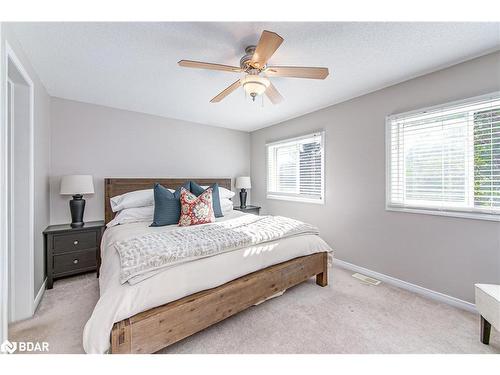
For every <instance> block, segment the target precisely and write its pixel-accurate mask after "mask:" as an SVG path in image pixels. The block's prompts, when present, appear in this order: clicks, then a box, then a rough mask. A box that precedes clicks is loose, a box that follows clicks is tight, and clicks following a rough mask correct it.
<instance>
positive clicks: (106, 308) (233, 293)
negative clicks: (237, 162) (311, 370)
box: [83, 178, 331, 354]
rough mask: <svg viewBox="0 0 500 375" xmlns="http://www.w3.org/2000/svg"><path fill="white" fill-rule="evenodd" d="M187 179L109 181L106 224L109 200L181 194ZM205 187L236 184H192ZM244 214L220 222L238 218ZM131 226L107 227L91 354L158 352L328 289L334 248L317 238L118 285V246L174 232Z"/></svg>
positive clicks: (89, 329)
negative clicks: (278, 300) (295, 292)
mask: <svg viewBox="0 0 500 375" xmlns="http://www.w3.org/2000/svg"><path fill="white" fill-rule="evenodd" d="M186 180H188V179H186V178H183V179H165V178H159V179H158V178H155V179H144V178H134V179H130V178H124V179H122V178H120V179H105V220H106V223H107V222H109V221H110V220H111V219H112V218H113V212H112V211H111V207H110V203H109V199H110V198H111V197H113V196H116V195H120V194H123V193H126V192H130V191H135V190H141V189H148V188H151V186H152V185H153V184H154V183H155V182H159V183H160V184H162V185H163V186H165V187H168V188H171V189H175V188H177V187H179V186H181V185H182V183H184V182H185V181H186ZM189 180H193V181H195V182H197V183H198V184H200V185H202V184H203V185H210V184H213V183H218V184H219V186H221V187H225V188H227V189H230V188H231V180H230V179H199V178H198V179H197V178H191V179H189ZM241 215H249V214H245V213H241V212H238V211H233V212H232V213H230V214H228V215H226V216H225V217H224V218H220V219H217V220H220V221H227V222H229V221H230V220H238V218H239V217H241ZM175 229H176V228H175V226H168V227H161V228H151V227H149V225H148V223H131V224H125V225H119V226H116V227H113V228H110V229H107V230H106V231H105V233H104V236H103V240H102V245H101V258H102V261H101V266H100V278H99V287H100V299H99V301H98V303H97V305H96V306H95V308H94V311H93V313H92V316H91V318H90V319H89V321H88V322H87V324H86V326H85V329H84V335H83V345H84V349H85V351H86V352H87V353H106V352H108V353H112V354H118V353H154V352H156V351H158V350H160V349H163V348H165V347H167V346H169V345H171V344H174V343H175V342H177V341H179V340H182V339H183V338H185V337H188V336H190V335H192V334H194V333H196V332H199V331H201V330H203V329H205V328H207V327H209V326H211V325H213V324H215V323H217V322H219V321H221V320H224V319H226V318H228V317H230V316H232V315H234V314H236V313H238V312H240V311H242V310H245V309H247V308H249V307H251V306H253V305H255V304H258V303H260V302H263V301H265V300H266V299H268V298H270V297H273V296H275V295H278V294H280V293H282V292H283V291H285V290H286V289H288V288H290V287H292V286H294V285H297V284H299V283H301V282H303V281H305V280H308V279H309V278H311V277H316V283H317V284H318V285H320V286H326V285H327V283H328V264H329V259H330V258H331V249H330V247H329V246H328V245H327V244H326V243H325V242H324V241H323V240H322V239H321V238H320V237H319V236H317V235H315V236H313V235H302V236H295V237H289V238H283V239H280V240H276V241H270V242H266V243H262V244H258V245H255V246H249V247H243V248H239V249H236V250H233V251H228V252H225V253H222V254H218V255H214V256H211V257H206V258H203V259H199V260H194V261H190V262H187V263H184V264H181V265H178V266H173V267H169V268H167V269H165V270H163V271H162V272H160V273H158V274H156V275H155V276H153V277H150V278H147V279H145V280H143V281H141V282H139V283H137V284H134V285H130V284H127V283H125V284H122V283H120V281H119V271H120V263H119V256H118V254H117V252H116V251H113V243H116V241H118V240H122V239H124V238H133V237H134V236H138V235H141V234H143V233H150V232H152V231H153V232H154V231H161V232H162V233H168V231H171V230H175Z"/></svg>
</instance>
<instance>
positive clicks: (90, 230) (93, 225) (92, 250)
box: [43, 221, 105, 289]
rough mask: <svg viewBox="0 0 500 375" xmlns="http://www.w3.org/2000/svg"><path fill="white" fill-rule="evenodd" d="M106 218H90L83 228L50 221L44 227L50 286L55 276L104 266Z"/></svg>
mask: <svg viewBox="0 0 500 375" xmlns="http://www.w3.org/2000/svg"><path fill="white" fill-rule="evenodd" d="M104 228H105V226H104V221H90V222H88V223H85V225H84V226H83V227H81V228H72V227H71V225H70V224H63V225H50V226H48V227H47V229H45V230H44V231H43V236H44V244H45V256H46V262H47V289H52V286H53V281H54V279H56V278H59V277H64V276H69V275H77V274H79V273H84V272H90V271H95V270H97V277H99V267H100V266H101V250H100V245H101V237H102V233H103V232H104Z"/></svg>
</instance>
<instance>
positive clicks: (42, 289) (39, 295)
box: [33, 278, 47, 314]
mask: <svg viewBox="0 0 500 375" xmlns="http://www.w3.org/2000/svg"><path fill="white" fill-rule="evenodd" d="M46 285H47V278H45V280H43V283H42V286H41V287H40V289H38V293H37V294H36V297H35V301H34V302H33V314H35V311H36V309H37V308H38V305H39V304H40V301H41V300H42V297H43V295H44V293H45V289H46Z"/></svg>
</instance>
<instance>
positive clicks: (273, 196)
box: [265, 129, 326, 205]
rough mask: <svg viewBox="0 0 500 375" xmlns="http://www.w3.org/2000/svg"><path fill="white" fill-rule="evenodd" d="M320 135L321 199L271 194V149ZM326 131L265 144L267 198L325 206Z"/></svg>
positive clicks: (291, 194) (297, 195) (292, 194)
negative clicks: (271, 147)
mask: <svg viewBox="0 0 500 375" xmlns="http://www.w3.org/2000/svg"><path fill="white" fill-rule="evenodd" d="M317 135H319V136H320V137H321V150H322V152H321V198H319V199H318V198H308V197H306V196H301V195H300V194H294V193H279V192H271V191H270V190H269V147H270V146H275V145H279V144H286V143H292V142H296V141H300V140H302V139H306V138H310V137H313V136H317ZM325 151H326V148H325V130H324V129H323V130H318V131H313V132H311V133H307V134H303V135H300V136H296V137H291V138H283V139H281V140H278V141H273V142H267V143H266V144H265V153H266V164H265V168H266V198H267V199H272V200H280V201H288V202H300V203H313V204H320V205H324V204H325V159H326V158H325Z"/></svg>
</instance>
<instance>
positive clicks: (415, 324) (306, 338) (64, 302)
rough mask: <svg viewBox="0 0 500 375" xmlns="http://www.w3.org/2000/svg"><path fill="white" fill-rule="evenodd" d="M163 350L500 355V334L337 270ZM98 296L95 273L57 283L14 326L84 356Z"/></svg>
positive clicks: (16, 331)
mask: <svg viewBox="0 0 500 375" xmlns="http://www.w3.org/2000/svg"><path fill="white" fill-rule="evenodd" d="M331 275H332V276H333V277H331V278H330V285H329V286H328V287H326V288H320V287H319V286H317V285H316V284H315V283H314V280H312V279H311V280H310V281H309V282H306V283H304V284H301V285H299V286H297V287H295V288H292V289H291V290H288V291H287V292H286V293H285V294H284V295H283V296H281V297H279V298H275V299H273V300H271V301H268V302H266V303H263V304H261V305H259V306H254V307H251V308H250V309H248V310H246V311H244V312H242V313H240V314H237V315H235V316H233V317H231V318H229V319H226V320H225V321H223V322H220V323H218V324H216V325H215V326H212V327H210V328H208V329H206V330H204V331H202V332H199V333H197V334H195V335H193V336H191V337H188V338H187V339H184V340H182V341H180V342H178V343H177V344H175V345H173V346H171V347H169V348H168V349H165V350H163V351H162V352H164V353H500V333H499V332H497V331H495V330H492V332H491V335H492V337H491V342H490V345H489V346H486V345H483V344H481V343H480V342H479V317H478V316H477V315H474V314H471V313H468V312H465V311H462V310H460V309H457V308H454V307H451V306H448V305H446V304H442V303H438V302H435V301H433V300H429V299H426V298H423V297H420V296H418V295H416V294H413V293H410V292H407V291H404V290H402V289H399V288H395V287H392V286H389V285H386V284H380V285H379V286H370V285H365V284H362V283H361V282H359V281H358V280H356V279H354V278H352V277H351V272H348V271H345V270H343V269H340V268H334V269H333V272H332V273H331ZM97 298H98V284H97V280H96V278H95V274H87V275H83V276H77V277H72V278H67V279H63V280H60V281H56V282H55V284H54V289H52V290H47V291H46V292H45V296H44V298H43V300H42V302H41V303H40V307H39V308H38V311H37V312H36V314H35V316H34V318H32V319H29V320H26V321H23V322H19V323H15V324H13V325H11V326H10V327H9V337H10V338H11V339H12V340H14V341H48V342H49V344H50V352H51V353H81V352H83V348H82V344H81V341H82V331H83V327H84V325H85V322H86V321H87V319H88V318H89V316H90V314H91V312H92V308H93V307H94V304H95V303H96V301H97Z"/></svg>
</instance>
